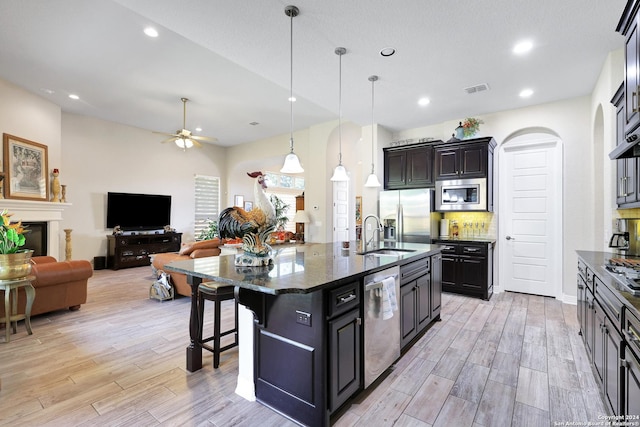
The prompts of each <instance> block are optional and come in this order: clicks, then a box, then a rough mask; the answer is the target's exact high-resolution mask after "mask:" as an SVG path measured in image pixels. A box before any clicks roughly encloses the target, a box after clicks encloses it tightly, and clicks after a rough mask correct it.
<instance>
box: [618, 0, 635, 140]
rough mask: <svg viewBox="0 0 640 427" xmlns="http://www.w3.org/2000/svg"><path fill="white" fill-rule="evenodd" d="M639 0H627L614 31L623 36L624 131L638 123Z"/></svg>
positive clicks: (630, 130) (627, 131) (626, 131)
mask: <svg viewBox="0 0 640 427" xmlns="http://www.w3.org/2000/svg"><path fill="white" fill-rule="evenodd" d="M639 9H640V2H638V1H629V2H627V5H626V7H625V9H624V11H623V13H622V16H621V18H620V21H619V22H618V26H617V27H616V31H617V32H619V33H621V34H622V35H623V36H624V58H625V73H624V75H625V77H624V87H625V88H624V107H625V108H624V111H625V114H624V117H625V121H624V133H625V134H628V133H630V132H633V131H634V130H635V128H636V127H638V124H639V123H640V115H639V113H638V110H639V106H640V99H639V97H640V94H639V92H640V75H639V74H638V73H639V66H640V62H639V61H640V54H639V52H640V35H639V34H638V20H639V18H638V11H639Z"/></svg>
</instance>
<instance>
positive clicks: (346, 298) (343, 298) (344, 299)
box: [338, 294, 356, 304]
mask: <svg viewBox="0 0 640 427" xmlns="http://www.w3.org/2000/svg"><path fill="white" fill-rule="evenodd" d="M338 299H339V300H340V301H339V302H338V304H344V303H347V302H349V301H353V300H354V299H356V294H349V295H347V296H341V297H338Z"/></svg>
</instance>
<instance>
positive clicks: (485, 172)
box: [434, 138, 496, 181]
mask: <svg viewBox="0 0 640 427" xmlns="http://www.w3.org/2000/svg"><path fill="white" fill-rule="evenodd" d="M495 146H496V142H495V140H494V139H493V138H476V139H469V140H462V141H459V142H447V143H442V144H438V145H436V146H435V147H434V160H435V161H434V164H435V180H436V181H442V180H449V179H466V178H486V177H487V176H490V175H492V173H493V150H494V148H495Z"/></svg>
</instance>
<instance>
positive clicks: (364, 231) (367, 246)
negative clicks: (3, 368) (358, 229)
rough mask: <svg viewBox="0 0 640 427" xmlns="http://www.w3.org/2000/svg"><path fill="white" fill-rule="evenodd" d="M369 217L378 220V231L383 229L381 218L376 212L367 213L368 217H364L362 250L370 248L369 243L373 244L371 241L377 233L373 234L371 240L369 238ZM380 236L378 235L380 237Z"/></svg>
mask: <svg viewBox="0 0 640 427" xmlns="http://www.w3.org/2000/svg"><path fill="white" fill-rule="evenodd" d="M369 218H374V219H375V220H376V221H377V224H378V225H377V226H376V228H375V229H376V231H378V233H379V232H380V231H382V230H383V228H382V223H381V222H380V218H378V217H377V216H376V215H374V214H370V215H367V216H366V217H364V221H362V244H363V247H362V251H363V252H364V251H366V250H367V249H368V248H369V245H370V244H371V241H372V240H373V238H374V237H375V236H376V235H375V233H374V234H373V235H372V236H371V238H370V239H369V240H367V220H368V219H369ZM379 238H380V236H379V235H378V239H379Z"/></svg>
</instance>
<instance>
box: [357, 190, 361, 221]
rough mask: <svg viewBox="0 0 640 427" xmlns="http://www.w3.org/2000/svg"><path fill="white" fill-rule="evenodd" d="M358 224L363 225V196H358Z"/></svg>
mask: <svg viewBox="0 0 640 427" xmlns="http://www.w3.org/2000/svg"><path fill="white" fill-rule="evenodd" d="M356 225H362V196H356Z"/></svg>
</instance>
